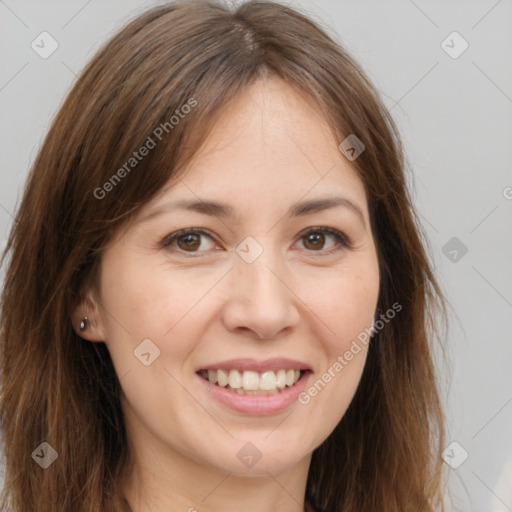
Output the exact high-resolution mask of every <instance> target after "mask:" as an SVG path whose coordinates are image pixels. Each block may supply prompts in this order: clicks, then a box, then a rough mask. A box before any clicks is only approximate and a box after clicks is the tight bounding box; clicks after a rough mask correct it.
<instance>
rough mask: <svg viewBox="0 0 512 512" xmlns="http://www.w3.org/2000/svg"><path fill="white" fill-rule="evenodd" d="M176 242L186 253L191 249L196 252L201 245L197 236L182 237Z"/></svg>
mask: <svg viewBox="0 0 512 512" xmlns="http://www.w3.org/2000/svg"><path fill="white" fill-rule="evenodd" d="M176 241H177V243H178V247H179V248H180V249H183V250H184V251H188V250H189V249H190V250H192V251H195V250H196V249H198V248H199V246H200V245H201V240H200V236H198V235H196V234H188V235H182V236H180V237H179V238H177V239H176Z"/></svg>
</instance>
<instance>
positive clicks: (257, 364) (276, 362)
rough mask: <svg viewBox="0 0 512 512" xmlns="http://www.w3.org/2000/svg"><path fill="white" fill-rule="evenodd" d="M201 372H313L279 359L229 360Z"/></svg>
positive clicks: (302, 366)
mask: <svg viewBox="0 0 512 512" xmlns="http://www.w3.org/2000/svg"><path fill="white" fill-rule="evenodd" d="M200 370H241V371H246V370H247V371H253V372H264V371H272V370H273V371H276V370H311V367H310V366H309V365H308V364H306V363H304V362H302V361H298V360H296V359H287V358H283V357H277V358H272V359H263V360H258V359H250V358H245V359H229V360H226V361H219V362H218V363H213V364H208V365H205V366H201V367H200V368H198V369H197V371H200Z"/></svg>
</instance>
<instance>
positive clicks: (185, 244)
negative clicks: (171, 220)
mask: <svg viewBox="0 0 512 512" xmlns="http://www.w3.org/2000/svg"><path fill="white" fill-rule="evenodd" d="M205 240H206V242H205ZM208 240H210V246H208ZM214 245H215V243H214V241H213V239H212V237H211V236H210V235H209V234H208V233H207V232H206V231H202V230H199V229H182V230H180V231H176V232H175V233H171V234H170V235H168V236H167V237H166V238H165V239H164V240H163V242H162V247H164V248H166V249H168V250H169V251H174V252H176V251H182V252H187V253H189V254H192V253H201V252H204V251H205V250H208V249H211V248H212V247H213V246H214Z"/></svg>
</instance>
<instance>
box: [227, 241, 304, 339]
mask: <svg viewBox="0 0 512 512" xmlns="http://www.w3.org/2000/svg"><path fill="white" fill-rule="evenodd" d="M271 239H272V238H271V236H266V237H263V236H259V237H258V240H256V239H255V238H252V237H248V238H246V239H245V240H244V241H243V242H242V243H241V244H239V246H238V247H237V256H238V257H237V258H236V259H235V263H234V267H235V268H234V269H233V276H232V278H233V279H234V280H235V283H236V284H235V285H234V286H233V287H232V290H231V291H230V294H229V296H230V301H229V304H228V305H227V306H226V308H227V309H226V312H225V321H226V323H227V324H228V327H229V328H249V329H251V330H253V331H255V332H256V333H257V334H258V335H259V336H260V337H262V338H263V337H265V338H266V337H273V336H275V335H277V334H278V333H279V332H280V331H281V330H282V329H284V328H285V327H289V326H292V325H296V323H297V322H298V320H299V314H298V311H297V309H296V307H295V303H294V294H293V293H292V291H291V290H290V289H289V287H288V286H287V284H286V282H287V280H289V276H288V275H287V274H288V272H287V270H286V265H285V264H284V263H283V261H282V258H281V254H280V251H279V250H278V249H277V247H276V246H273V245H272V242H271Z"/></svg>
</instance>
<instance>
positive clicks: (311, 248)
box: [300, 227, 352, 256]
mask: <svg viewBox="0 0 512 512" xmlns="http://www.w3.org/2000/svg"><path fill="white" fill-rule="evenodd" d="M329 238H330V239H331V240H333V243H331V245H330V246H328V247H327V248H325V247H324V246H325V244H326V243H328V240H329ZM300 240H301V241H302V243H303V244H304V247H305V248H306V249H307V250H308V252H318V253H319V254H318V255H316V254H315V256H323V255H329V254H332V253H335V252H337V251H340V250H342V249H351V248H352V245H351V243H350V241H349V239H348V238H347V237H346V236H345V235H344V234H343V233H341V232H340V231H338V230H336V229H332V228H326V227H321V228H310V229H308V230H307V231H306V232H305V233H303V235H302V237H301V239H300Z"/></svg>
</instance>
